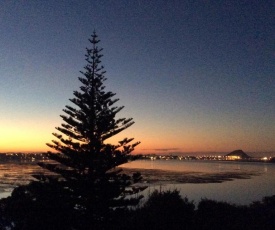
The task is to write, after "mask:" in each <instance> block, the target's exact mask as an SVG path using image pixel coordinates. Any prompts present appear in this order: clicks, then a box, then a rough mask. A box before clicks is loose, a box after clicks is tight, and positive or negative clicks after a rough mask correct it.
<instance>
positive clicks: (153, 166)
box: [0, 160, 275, 204]
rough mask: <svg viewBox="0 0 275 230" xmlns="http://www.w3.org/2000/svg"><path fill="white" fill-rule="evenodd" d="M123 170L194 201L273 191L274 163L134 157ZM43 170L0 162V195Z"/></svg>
mask: <svg viewBox="0 0 275 230" xmlns="http://www.w3.org/2000/svg"><path fill="white" fill-rule="evenodd" d="M123 168H124V169H125V172H127V171H128V172H131V170H132V171H140V172H141V173H142V176H143V178H144V182H146V183H147V184H148V185H150V186H149V188H148V189H147V190H145V191H144V192H143V193H144V195H145V196H147V195H148V194H149V193H150V192H152V191H153V190H154V189H158V190H167V189H175V188H177V189H179V190H180V193H181V195H182V196H187V197H188V198H189V199H191V200H194V201H196V202H198V201H199V200H200V199H201V198H204V197H207V198H209V199H215V200H223V201H228V202H232V203H238V204H249V203H251V202H252V201H256V200H261V199H262V197H264V196H271V195H275V178H274V175H275V164H269V163H255V162H241V163H240V162H217V161H177V160H169V161H164V160H156V161H150V160H138V161H134V162H130V163H128V164H125V165H123ZM40 172H44V173H45V172H47V171H44V170H43V169H42V168H40V167H39V166H38V165H36V164H35V163H20V164H17V163H16V164H15V163H5V164H0V198H2V197H7V196H8V195H10V193H11V192H12V190H13V189H14V188H15V187H16V186H19V185H24V184H27V183H29V182H30V181H32V180H35V179H34V178H33V177H32V176H31V175H32V174H37V173H40Z"/></svg>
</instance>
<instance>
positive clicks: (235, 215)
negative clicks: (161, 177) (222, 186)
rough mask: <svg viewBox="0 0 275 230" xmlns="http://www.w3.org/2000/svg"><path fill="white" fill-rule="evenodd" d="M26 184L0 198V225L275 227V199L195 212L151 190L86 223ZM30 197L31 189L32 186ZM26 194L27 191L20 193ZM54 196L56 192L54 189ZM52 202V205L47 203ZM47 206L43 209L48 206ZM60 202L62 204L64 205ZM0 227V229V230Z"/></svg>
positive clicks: (131, 229)
mask: <svg viewBox="0 0 275 230" xmlns="http://www.w3.org/2000/svg"><path fill="white" fill-rule="evenodd" d="M32 186H34V187H35V186H43V184H31V185H30V187H28V189H27V190H26V189H25V187H19V188H18V189H15V191H14V193H13V195H12V196H11V197H9V198H5V199H2V200H0V207H1V209H0V217H1V218H0V226H1V227H2V229H5V228H3V226H12V223H16V225H15V226H17V227H15V228H12V229H38V228H39V229H112V230H113V229H124V230H137V229H160V230H161V229H172V230H176V229H190V230H204V229H205V230H206V229H207V230H209V229H211V230H212V229H214V230H215V229H225V230H239V229H251V230H256V229H257V230H258V229H263V230H273V229H274V228H275V196H271V197H264V198H263V199H262V201H258V202H254V203H252V204H250V205H234V204H229V203H226V202H219V201H214V200H208V199H202V200H201V201H200V202H199V204H198V206H197V208H195V205H194V202H193V201H189V200H188V199H187V198H182V197H181V196H180V195H179V192H178V191H176V190H175V191H166V192H157V191H155V192H153V193H152V194H151V195H150V196H149V198H148V200H147V202H146V203H145V204H144V205H143V206H142V207H139V208H136V209H118V210H116V211H114V212H113V213H112V217H113V220H112V221H111V222H110V221H109V222H105V223H100V222H94V223H91V222H90V220H87V219H86V217H87V216H85V215H79V214H80V213H79V212H78V211H77V210H75V212H74V211H73V209H72V208H71V207H70V204H71V203H70V202H69V201H66V197H65V196H63V197H60V200H58V199H56V198H55V197H52V196H55V195H54V194H51V192H52V191H53V190H52V189H56V188H57V187H55V186H54V188H49V187H48V186H45V187H44V188H39V190H41V191H44V193H41V194H40V196H39V197H37V194H36V196H35V198H36V200H34V197H33V196H32V193H31V192H32ZM34 191H35V193H36V191H37V188H34ZM26 192H28V193H26ZM56 192H57V194H58V191H56ZM52 200H55V201H56V203H54V204H53V203H51V202H52ZM49 203H50V204H51V205H48V204H49ZM64 204H66V205H67V207H66V206H64ZM0 229H1V228H0Z"/></svg>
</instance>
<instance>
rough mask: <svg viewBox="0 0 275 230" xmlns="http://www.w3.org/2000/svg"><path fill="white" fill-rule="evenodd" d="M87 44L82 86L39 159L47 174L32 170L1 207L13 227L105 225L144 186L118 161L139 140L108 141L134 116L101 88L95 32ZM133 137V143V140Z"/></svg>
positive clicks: (102, 78) (126, 156) (132, 202)
mask: <svg viewBox="0 0 275 230" xmlns="http://www.w3.org/2000/svg"><path fill="white" fill-rule="evenodd" d="M89 41H90V43H91V46H92V47H91V48H87V53H86V62H87V64H86V66H85V67H84V71H83V72H81V73H82V75H83V77H79V80H80V81H81V83H82V86H81V87H80V91H74V96H75V98H73V99H70V101H71V102H72V103H73V104H74V106H75V107H76V108H75V107H73V106H70V105H67V106H66V108H65V109H64V110H63V111H64V113H65V114H66V115H61V117H62V119H63V121H64V123H62V124H61V126H60V127H57V128H56V129H57V130H58V133H53V135H54V136H55V137H56V139H55V140H53V141H52V143H51V144H47V145H48V146H49V147H51V148H53V149H55V150H56V151H58V153H51V152H49V153H48V154H47V155H48V158H49V159H50V160H52V162H41V163H39V165H40V166H41V167H42V168H44V169H47V170H49V171H50V172H51V174H42V175H33V176H34V177H35V178H36V179H37V181H34V182H32V183H30V184H29V185H27V186H22V187H19V188H17V189H15V190H14V191H13V193H12V197H11V198H9V199H7V200H6V202H7V203H6V208H5V213H6V216H7V217H9V218H10V220H12V221H13V223H14V224H15V228H14V229H89V228H90V226H93V228H95V229H104V228H106V226H110V224H112V223H113V222H115V221H116V218H114V216H115V215H116V213H118V212H123V211H122V210H123V209H126V208H127V207H129V206H132V205H137V204H138V203H139V200H140V199H141V198H142V196H132V197H129V196H128V195H133V194H136V193H138V192H139V191H140V190H142V189H144V187H143V188H141V187H136V186H135V187H132V185H133V184H135V183H137V182H139V181H140V180H141V175H140V174H139V173H134V174H133V175H132V176H130V175H126V174H124V173H123V172H122V169H117V166H119V165H121V164H124V163H126V162H128V161H129V159H130V158H129V157H130V155H129V154H130V153H131V152H132V151H133V150H134V148H135V146H137V145H138V144H139V142H135V143H132V141H133V138H124V139H123V140H121V141H119V142H118V144H117V145H113V144H110V143H106V141H107V140H108V139H109V138H111V137H113V136H115V135H116V134H118V133H120V132H121V131H123V130H125V129H127V128H128V127H130V126H131V125H133V124H134V121H133V119H132V118H116V115H117V113H118V112H120V111H121V110H122V109H123V106H119V107H118V106H113V104H115V103H116V102H117V101H118V99H113V97H114V96H115V94H114V93H112V92H108V91H105V86H104V84H103V82H104V81H105V80H106V78H105V76H104V74H105V71H104V68H103V66H101V64H100V63H101V57H102V54H101V51H102V49H101V48H99V47H98V43H99V40H98V38H97V35H96V33H93V35H92V36H91V39H90V40H89ZM131 143H132V144H131Z"/></svg>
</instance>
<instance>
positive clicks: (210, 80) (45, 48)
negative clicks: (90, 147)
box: [0, 0, 275, 154]
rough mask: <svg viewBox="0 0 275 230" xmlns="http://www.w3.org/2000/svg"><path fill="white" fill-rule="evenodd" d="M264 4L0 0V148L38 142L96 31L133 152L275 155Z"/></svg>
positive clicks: (23, 148) (268, 11)
mask: <svg viewBox="0 0 275 230" xmlns="http://www.w3.org/2000/svg"><path fill="white" fill-rule="evenodd" d="M274 12H275V2H274V1H272V0H270V1H269V0H264V1H254V0H251V1H240V0H236V1H234V0H232V1H231V0H230V1H229V0H228V1H227V0H224V1H206V0H204V1H203V0H201V1H196V0H192V1H181V0H178V1H176V0H171V1H170V0H169V1H167V0H153V1H147V0H136V1H134V0H117V1H111V0H109V1H108V0H106V1H102V0H93V1H91V0H81V1H72V0H62V1H61V0H60V1H56V0H48V1H42V0H41V1H39V0H29V1H9V0H4V1H1V6H0V32H1V39H0V48H1V52H0V152H19V151H20V152H36V151H51V149H50V148H48V147H47V146H46V144H45V143H47V142H50V141H51V140H52V139H53V138H54V137H53V136H52V134H51V133H52V132H55V127H56V126H59V125H60V124H61V122H62V119H61V118H60V116H59V115H60V114H63V112H62V109H64V107H65V105H71V104H70V102H69V98H73V91H74V90H78V89H79V86H80V82H79V80H78V77H80V76H81V74H80V73H79V71H81V70H83V67H84V66H85V64H86V62H85V57H84V55H85V52H86V51H85V49H86V47H87V46H89V42H88V38H89V37H90V35H91V34H92V32H93V31H94V30H96V32H97V34H98V35H99V38H100V40H101V43H100V46H101V47H102V48H103V49H104V50H103V55H104V57H103V58H102V63H103V65H104V67H105V70H106V71H107V73H106V77H107V79H108V80H107V81H106V86H107V90H109V91H112V92H115V93H116V94H117V95H116V96H117V97H118V98H119V99H120V100H119V102H118V103H117V104H118V105H124V106H125V108H124V110H123V111H122V112H121V113H119V114H118V117H133V118H134V120H135V122H136V123H135V124H134V125H133V126H132V127H131V128H129V129H127V130H126V131H124V132H122V133H121V134H120V135H118V137H116V138H114V140H112V141H117V140H120V139H121V138H124V137H135V139H136V140H139V141H141V144H140V145H139V146H138V147H137V148H136V150H135V153H166V154H169V153H171V154H172V153H186V152H229V151H233V150H235V149H242V150H244V151H245V152H267V151H271V152H274V153H275V26H274V25H275V17H274Z"/></svg>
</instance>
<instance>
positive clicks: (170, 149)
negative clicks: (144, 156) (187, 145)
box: [142, 148, 179, 152]
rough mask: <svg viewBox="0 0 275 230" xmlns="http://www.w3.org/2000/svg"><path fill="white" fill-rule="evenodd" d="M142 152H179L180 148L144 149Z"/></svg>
mask: <svg viewBox="0 0 275 230" xmlns="http://www.w3.org/2000/svg"><path fill="white" fill-rule="evenodd" d="M142 150H150V151H158V152H159V151H161V152H169V151H176V150H179V148H167V149H165V148H164V149H142Z"/></svg>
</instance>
